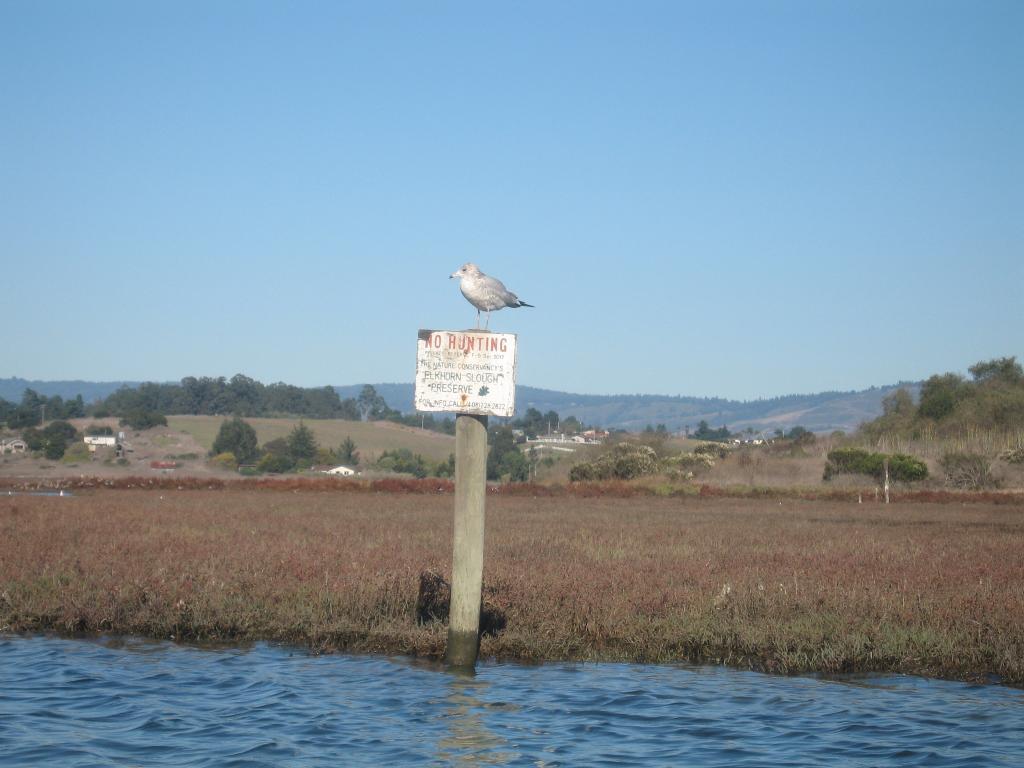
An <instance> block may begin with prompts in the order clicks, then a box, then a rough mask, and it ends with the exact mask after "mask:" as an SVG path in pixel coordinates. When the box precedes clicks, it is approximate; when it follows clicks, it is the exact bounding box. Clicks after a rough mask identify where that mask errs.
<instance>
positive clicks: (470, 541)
mask: <svg viewBox="0 0 1024 768" xmlns="http://www.w3.org/2000/svg"><path fill="white" fill-rule="evenodd" d="M515 363H516V337H515V335H513V334H499V333H490V332H489V331H480V330H475V331H429V330H421V331H420V332H419V341H418V343H417V347H416V389H415V405H416V410H418V411H448V412H451V411H454V412H455V413H456V414H457V415H456V418H455V520H454V522H455V525H454V532H453V537H452V538H453V544H452V581H451V605H450V608H449V611H448V645H447V648H446V651H445V661H446V662H447V664H448V665H449V666H450V667H453V668H459V669H472V668H473V667H474V666H475V665H476V660H477V656H478V654H479V651H480V606H481V602H482V595H483V571H484V507H485V502H486V498H487V416H488V415H494V416H511V415H512V414H513V413H514V412H515Z"/></svg>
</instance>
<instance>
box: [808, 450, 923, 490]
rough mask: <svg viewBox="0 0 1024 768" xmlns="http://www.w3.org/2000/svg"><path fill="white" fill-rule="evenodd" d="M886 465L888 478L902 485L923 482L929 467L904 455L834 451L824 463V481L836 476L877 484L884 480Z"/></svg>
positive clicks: (862, 451)
mask: <svg viewBox="0 0 1024 768" xmlns="http://www.w3.org/2000/svg"><path fill="white" fill-rule="evenodd" d="M886 460H888V462H889V477H890V478H891V479H893V480H900V481H902V482H905V483H912V482H915V481H917V480H924V479H925V478H926V477H928V467H927V465H926V464H925V463H924V462H923V461H921V460H920V459H916V458H914V457H913V456H907V455H906V454H903V453H891V454H885V453H871V452H870V451H865V450H863V449H862V448H837V449H836V450H834V451H829V453H828V461H827V462H826V463H825V474H824V479H825V480H831V479H832V478H833V477H834V476H835V475H842V474H850V475H868V476H870V477H873V478H875V479H876V480H879V481H881V480H883V479H884V478H885V462H886Z"/></svg>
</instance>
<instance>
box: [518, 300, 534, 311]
mask: <svg viewBox="0 0 1024 768" xmlns="http://www.w3.org/2000/svg"><path fill="white" fill-rule="evenodd" d="M517 301H518V302H519V303H518V304H516V309H519V307H532V306H533V304H527V303H526V302H525V301H523V300H522V299H517Z"/></svg>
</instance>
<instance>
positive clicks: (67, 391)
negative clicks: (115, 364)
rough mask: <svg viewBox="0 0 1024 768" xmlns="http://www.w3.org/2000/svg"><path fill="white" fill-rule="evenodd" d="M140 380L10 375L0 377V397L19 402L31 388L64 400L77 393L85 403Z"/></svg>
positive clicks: (71, 398)
mask: <svg viewBox="0 0 1024 768" xmlns="http://www.w3.org/2000/svg"><path fill="white" fill-rule="evenodd" d="M141 383H142V382H140V381H78V380H75V381H32V380H29V379H20V378H17V377H14V376H12V377H11V378H9V379H0V398H3V399H4V400H7V401H8V402H11V403H20V402H21V396H22V395H23V394H24V393H25V390H26V389H33V390H35V391H36V392H38V393H39V394H40V395H45V396H46V397H55V396H56V395H60V396H61V397H62V398H64V399H65V400H73V399H74V398H75V397H77V396H78V395H81V396H82V399H83V400H85V402H86V403H91V402H93V401H94V400H102V399H103V398H105V397H106V396H107V395H109V394H111V393H113V392H116V391H117V390H119V389H120V388H121V387H123V386H128V387H137V386H139V384H141Z"/></svg>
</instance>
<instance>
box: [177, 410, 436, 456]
mask: <svg viewBox="0 0 1024 768" xmlns="http://www.w3.org/2000/svg"><path fill="white" fill-rule="evenodd" d="M223 421H224V417H223V416H168V417H167V426H168V427H170V428H171V429H175V430H180V431H182V432H187V433H188V434H190V435H192V437H194V438H195V440H196V442H198V443H199V444H200V445H202V446H203V447H204V448H206V450H209V449H210V448H212V447H213V441H214V440H215V439H216V437H217V431H218V430H219V429H220V425H221V424H222V423H223ZM246 421H247V422H248V423H249V424H251V425H252V426H253V429H255V430H256V436H257V437H258V438H259V441H260V444H261V445H262V444H263V443H266V442H267V441H269V440H273V439H275V438H278V437H287V436H288V433H289V432H291V431H292V430H293V429H294V428H295V427H296V425H297V424H298V423H299V420H298V419H259V418H252V419H246ZM303 423H304V424H305V425H306V426H307V427H309V428H310V429H311V430H312V431H313V434H314V435H316V439H317V441H318V442H319V443H320V445H321V446H323V447H325V448H335V449H336V448H337V447H338V446H339V445H341V443H342V442H343V441H344V440H345V438H346V437H351V438H352V440H353V442H355V444H356V446H357V448H358V450H359V453H360V455H361V456H362V458H363V461H364V463H370V462H373V461H375V460H376V459H377V457H379V456H380V454H381V453H383V452H384V451H386V450H395V449H396V448H408V449H409V450H411V451H412V452H413V453H419V454H422V455H423V456H424V457H425V458H427V459H430V460H431V461H434V462H438V461H444V460H445V459H447V458H448V455H449V454H450V453H453V452H454V451H455V438H454V437H451V436H450V435H442V434H440V433H438V432H429V431H426V430H422V429H416V428H413V427H406V426H403V425H400V424H392V423H390V422H386V421H376V422H361V421H344V420H341V419H306V420H305V421H304V422H303Z"/></svg>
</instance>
